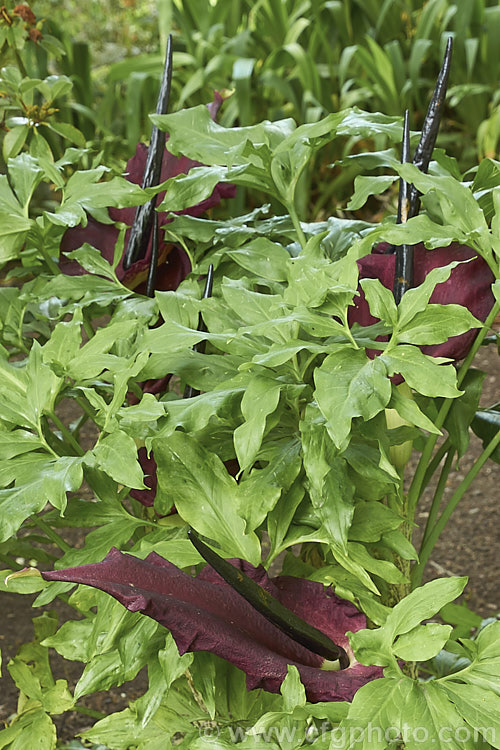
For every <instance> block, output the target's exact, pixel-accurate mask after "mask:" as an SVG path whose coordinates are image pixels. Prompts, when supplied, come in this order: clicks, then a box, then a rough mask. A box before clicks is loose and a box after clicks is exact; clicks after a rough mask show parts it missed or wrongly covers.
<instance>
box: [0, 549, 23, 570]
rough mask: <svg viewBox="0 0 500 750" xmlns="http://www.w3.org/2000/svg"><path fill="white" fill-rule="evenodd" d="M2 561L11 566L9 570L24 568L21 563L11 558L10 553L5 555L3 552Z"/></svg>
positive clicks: (0, 559) (0, 557) (0, 555)
mask: <svg viewBox="0 0 500 750" xmlns="http://www.w3.org/2000/svg"><path fill="white" fill-rule="evenodd" d="M0 562H3V564H4V565H6V566H7V567H8V568H9V570H22V568H23V566H22V565H19V563H16V561H15V560H11V558H10V557H9V556H8V555H3V554H2V553H0Z"/></svg>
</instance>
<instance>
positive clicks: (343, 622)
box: [42, 549, 382, 702]
mask: <svg viewBox="0 0 500 750" xmlns="http://www.w3.org/2000/svg"><path fill="white" fill-rule="evenodd" d="M232 562H233V564H234V565H236V566H237V567H238V568H239V569H240V570H243V571H244V572H245V573H246V574H247V575H249V576H250V577H251V578H253V579H254V580H255V581H257V583H258V584H259V585H260V586H262V587H263V588H264V589H266V591H268V592H269V593H271V594H272V595H273V596H274V597H275V598H276V599H278V600H279V601H280V602H281V603H282V604H284V605H285V606H286V607H288V608H289V609H291V610H292V611H293V612H295V614H297V615H298V616H299V617H301V618H302V619H304V620H305V621H306V622H309V623H310V624H311V625H314V626H315V627H317V628H318V629H320V630H322V631H323V632H325V633H326V634H327V635H328V636H329V637H330V638H331V639H332V640H333V641H334V642H335V643H337V644H338V645H339V646H342V648H344V649H345V650H346V651H347V653H348V654H349V656H350V657H351V658H352V666H350V667H349V668H348V669H345V670H342V671H326V670H324V669H321V668H320V667H321V665H322V663H323V661H324V660H323V659H322V657H321V656H318V655H317V654H314V653H313V652H312V651H309V649H307V648H305V647H304V646H301V645H300V644H298V643H296V642H295V641H294V640H292V639H291V638H290V637H289V636H287V635H285V633H283V632H282V631H281V630H279V629H278V628H277V627H276V626H274V625H273V624H272V623H270V622H269V621H268V620H267V619H266V618H265V617H264V616H263V615H261V614H259V613H258V612H257V611H256V610H255V609H254V608H253V607H252V606H251V605H250V604H248V602H247V601H246V600H245V599H243V597H241V596H240V594H238V593H237V592H235V591H234V590H233V589H232V588H231V587H230V586H229V585H228V584H227V583H226V582H225V581H223V579H222V578H221V577H220V576H219V575H218V574H217V573H215V571H214V570H213V569H212V568H211V567H210V566H207V567H206V568H205V569H204V570H203V571H202V572H201V573H200V574H199V575H198V576H197V577H196V578H193V577H192V576H189V575H187V574H186V573H184V572H182V571H181V570H179V569H178V568H176V567H175V565H172V563H170V562H168V561H167V560H164V559H163V558H161V557H159V555H157V554H156V553H154V552H153V553H151V554H150V555H148V557H147V558H146V559H145V560H140V559H138V558H136V557H133V556H132V555H126V554H123V553H121V552H120V551H119V550H117V549H112V550H111V551H110V552H109V554H108V555H107V557H106V558H105V560H103V562H101V563H95V564H91V565H83V566H81V567H77V568H67V569H66V570H55V571H51V572H44V573H42V575H43V577H44V578H45V579H46V580H57V581H71V582H74V583H84V584H87V585H89V586H94V587H95V588H98V589H100V590H101V591H106V592H107V593H108V594H111V596H114V597H115V599H117V600H118V601H120V602H121V603H122V604H123V605H124V606H125V607H127V609H129V610H130V611H131V612H138V611H139V612H143V613H144V614H146V615H148V616H149V617H152V618H153V619H154V620H157V621H158V622H159V623H161V624H162V625H164V626H165V627H166V628H168V629H169V630H170V632H171V633H172V636H173V637H174V639H175V642H176V644H177V647H178V649H179V652H180V653H181V654H183V653H185V652H186V651H210V652H212V653H214V654H216V655H217V656H220V657H222V658H223V659H226V660H227V661H230V662H231V663H232V664H234V665H235V666H237V667H239V668H240V669H242V670H243V671H244V672H245V673H246V675H247V687H248V689H249V690H250V689H253V688H257V687H261V688H264V689H265V690H269V691H271V692H278V691H279V688H280V686H281V683H282V682H283V680H284V678H285V677H286V674H287V666H288V664H294V665H295V666H296V667H297V669H298V670H299V674H300V677H301V680H302V682H303V683H304V686H305V689H306V693H307V697H308V699H309V700H310V701H314V702H316V701H341V700H347V701H350V700H352V698H353V696H354V694H355V693H356V691H357V690H358V689H359V688H360V687H362V685H364V684H366V683H367V682H369V681H371V680H374V679H377V678H379V677H382V670H381V669H380V667H374V666H371V667H366V666H363V665H362V664H359V663H357V662H356V661H354V658H353V657H352V651H351V649H350V646H349V641H348V638H347V636H346V633H347V632H348V631H357V630H360V629H362V628H364V627H366V620H365V616H364V615H363V614H362V613H361V612H359V611H358V610H357V609H356V608H355V607H354V605H353V604H351V602H348V601H346V600H345V599H340V598H339V597H337V596H336V595H335V594H334V593H333V592H332V591H331V589H325V588H324V586H323V585H322V584H321V583H315V582H312V581H306V580H303V579H299V578H291V577H288V576H278V577H277V578H274V579H270V578H269V577H268V576H267V573H266V572H265V570H264V568H263V567H262V566H259V567H258V568H255V567H254V566H253V565H250V563H247V562H245V561H242V560H233V561H232Z"/></svg>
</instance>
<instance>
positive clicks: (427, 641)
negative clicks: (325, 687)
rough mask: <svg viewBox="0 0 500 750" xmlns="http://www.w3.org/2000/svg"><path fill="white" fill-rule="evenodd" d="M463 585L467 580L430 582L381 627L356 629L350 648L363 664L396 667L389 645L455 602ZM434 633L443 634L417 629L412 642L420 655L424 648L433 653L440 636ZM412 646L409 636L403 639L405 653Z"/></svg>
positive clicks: (395, 610) (407, 600)
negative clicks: (415, 643) (415, 644)
mask: <svg viewBox="0 0 500 750" xmlns="http://www.w3.org/2000/svg"><path fill="white" fill-rule="evenodd" d="M466 582H467V579H466V578H438V579H436V580H434V581H430V582H429V583H426V584H425V585H424V586H420V587H419V588H417V589H415V590H414V591H412V592H411V594H409V595H408V596H406V597H405V598H404V599H402V600H401V601H400V602H398V604H396V605H395V606H394V607H393V609H392V610H391V612H390V613H389V615H388V616H387V619H386V621H385V623H384V625H383V626H382V627H381V628H378V630H359V631H358V632H357V633H354V634H353V635H352V636H351V645H352V647H353V649H354V652H355V654H356V658H357V659H358V661H360V662H361V663H362V664H379V665H380V666H387V665H390V664H392V665H393V667H396V662H395V657H394V654H396V653H397V641H396V645H395V646H394V647H393V646H392V644H393V641H394V640H395V638H396V637H397V636H398V635H401V634H409V633H410V631H412V630H413V629H414V628H417V626H418V625H419V624H420V623H421V622H422V620H427V619H429V618H430V617H432V616H433V615H435V614H436V613H437V612H439V610H440V609H441V608H442V607H444V605H445V604H448V602H451V601H453V600H454V599H456V598H457V596H459V595H460V594H461V593H462V591H463V589H464V587H465V584H466ZM437 632H441V633H443V632H444V631H434V630H426V629H425V628H424V629H422V628H417V630H416V631H415V640H416V642H417V644H418V646H419V648H420V652H421V653H422V654H424V653H425V651H426V649H427V650H429V651H430V652H432V651H433V650H434V648H435V646H436V642H437V640H439V637H440V636H439V635H436V633H437ZM445 640H446V639H445ZM412 647H413V646H412V639H411V636H407V637H406V638H405V639H404V640H403V650H406V651H407V652H408V649H411V648H412ZM438 650H439V649H438ZM433 656H435V654H433ZM419 660H420V657H419Z"/></svg>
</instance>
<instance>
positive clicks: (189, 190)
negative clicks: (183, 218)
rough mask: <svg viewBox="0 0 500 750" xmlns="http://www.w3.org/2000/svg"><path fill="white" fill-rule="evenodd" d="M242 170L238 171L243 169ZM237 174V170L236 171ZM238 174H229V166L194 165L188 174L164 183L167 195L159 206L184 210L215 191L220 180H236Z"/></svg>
mask: <svg viewBox="0 0 500 750" xmlns="http://www.w3.org/2000/svg"><path fill="white" fill-rule="evenodd" d="M241 169H244V167H243V168H240V170H238V171H241ZM236 174H237V172H236ZM236 174H234V173H232V174H231V175H230V176H229V174H228V169H227V167H219V166H211V167H193V168H192V169H190V170H189V173H188V174H180V175H177V176H176V177H173V178H172V179H170V180H168V181H167V182H165V183H163V184H164V186H165V188H166V190H165V197H164V198H163V200H162V202H161V203H160V205H159V206H158V209H159V210H160V211H182V210H183V209H185V208H189V207H190V206H196V205H197V204H198V203H201V202H202V201H204V200H205V199H206V198H208V197H209V196H210V195H211V194H212V193H213V191H214V188H215V186H216V185H217V184H218V183H219V182H229V181H230V180H232V181H234V178H235V177H236Z"/></svg>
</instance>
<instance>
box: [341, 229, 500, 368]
mask: <svg viewBox="0 0 500 750" xmlns="http://www.w3.org/2000/svg"><path fill="white" fill-rule="evenodd" d="M386 248H387V245H386V244H385V243H384V244H381V245H378V246H377V247H376V248H375V249H374V251H373V252H372V253H371V255H366V256H365V257H364V258H361V259H360V260H358V268H359V278H360V279H379V280H380V281H381V282H382V284H383V285H384V286H385V287H386V288H387V289H391V290H392V287H393V282H394V265H395V258H396V256H395V255H394V254H392V253H391V254H386V253H385V250H386ZM471 258H473V260H470V259H471ZM453 261H469V262H467V263H461V264H460V265H458V266H456V267H455V268H454V269H453V270H452V272H451V275H450V278H449V279H448V281H445V282H443V283H442V284H438V285H437V286H436V288H435V289H434V291H433V293H432V295H431V298H430V300H429V301H430V303H431V304H440V305H450V304H455V305H462V306H463V307H466V308H467V309H468V310H469V311H470V312H471V313H472V314H473V315H474V316H475V317H476V318H478V319H479V320H482V321H484V320H486V318H487V317H488V314H489V312H490V311H491V308H492V307H493V304H494V297H493V292H492V289H491V285H492V283H493V282H494V280H495V279H494V277H493V274H492V272H491V270H490V268H489V267H488V264H487V263H486V262H485V261H484V260H483V259H482V258H480V257H479V256H478V254H477V252H475V251H474V250H472V249H471V248H470V247H467V246H465V245H459V244H458V243H456V242H454V243H452V244H451V245H450V246H449V247H440V248H437V249H436V250H426V249H425V247H424V245H423V244H418V245H415V249H414V286H419V285H420V284H422V283H423V281H424V279H425V277H426V276H427V275H428V274H429V273H430V272H431V271H432V270H433V269H434V268H440V267H442V266H446V265H448V264H449V263H452V262H453ZM358 291H359V297H355V298H354V302H355V305H354V307H351V308H350V309H349V323H350V325H352V324H353V323H359V324H360V325H362V326H368V325H371V324H372V323H375V322H377V318H375V317H373V315H371V313H370V310H369V307H368V303H367V301H366V299H365V295H364V292H363V290H362V289H359V290H358ZM476 335H477V331H476V330H472V331H468V332H467V333H463V334H462V335H460V336H452V337H451V338H449V339H448V341H445V342H444V343H442V344H434V345H432V346H422V347H420V348H421V349H422V351H423V352H424V354H429V355H431V356H433V357H449V358H450V359H453V360H459V359H463V358H464V357H465V356H466V355H467V353H468V351H469V349H470V348H471V346H472V344H473V342H474V339H475V337H476Z"/></svg>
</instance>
